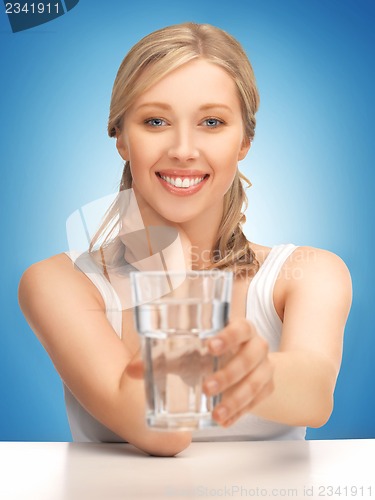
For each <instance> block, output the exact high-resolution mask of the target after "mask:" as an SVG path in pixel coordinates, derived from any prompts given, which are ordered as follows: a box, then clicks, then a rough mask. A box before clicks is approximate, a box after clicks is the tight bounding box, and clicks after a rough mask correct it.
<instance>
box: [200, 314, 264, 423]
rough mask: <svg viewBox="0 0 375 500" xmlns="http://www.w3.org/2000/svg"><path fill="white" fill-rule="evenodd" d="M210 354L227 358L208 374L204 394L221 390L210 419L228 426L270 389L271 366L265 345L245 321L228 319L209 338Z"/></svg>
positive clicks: (253, 328) (261, 398) (217, 392)
mask: <svg viewBox="0 0 375 500" xmlns="http://www.w3.org/2000/svg"><path fill="white" fill-rule="evenodd" d="M208 348H209V351H210V352H211V354H212V355H215V356H223V357H226V356H228V355H229V360H228V362H227V363H226V364H225V366H224V367H223V368H222V369H220V370H219V371H217V372H216V373H215V374H214V375H212V376H210V377H207V378H206V379H205V381H204V384H203V388H204V391H205V393H206V394H207V395H210V396H211V395H215V394H219V393H222V398H221V403H219V404H218V405H217V406H216V407H215V409H214V411H213V418H214V419H215V420H216V421H217V422H218V423H219V424H220V425H222V426H224V427H228V426H230V425H232V424H233V423H234V422H235V421H236V420H238V419H239V418H240V417H241V416H242V415H244V414H245V413H248V412H249V411H250V410H251V409H252V408H253V407H254V406H255V405H257V404H258V403H259V402H260V401H262V400H263V399H265V398H266V397H267V396H269V395H270V394H271V392H272V391H273V367H272V365H271V362H270V361H269V359H268V344H267V342H266V341H265V340H264V339H263V338H261V337H260V336H259V335H258V334H257V332H256V329H255V326H254V325H253V324H252V323H251V322H250V321H248V320H245V319H240V320H236V321H232V322H230V323H229V324H228V325H227V326H226V327H225V328H224V329H223V330H222V331H221V332H220V333H219V334H218V335H216V336H215V337H214V338H213V339H212V340H211V339H210V340H209V341H208Z"/></svg>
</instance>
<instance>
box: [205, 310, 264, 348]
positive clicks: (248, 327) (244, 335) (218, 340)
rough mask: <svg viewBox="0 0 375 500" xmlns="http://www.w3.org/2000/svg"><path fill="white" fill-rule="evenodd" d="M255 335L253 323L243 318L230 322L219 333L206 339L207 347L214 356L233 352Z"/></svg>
mask: <svg viewBox="0 0 375 500" xmlns="http://www.w3.org/2000/svg"><path fill="white" fill-rule="evenodd" d="M256 335H257V333H256V329H255V326H254V325H253V323H251V322H250V321H248V320H247V319H245V318H241V319H238V320H235V321H232V322H230V323H229V324H228V325H227V326H226V327H225V328H223V330H221V332H220V333H218V334H217V335H215V336H214V337H212V339H208V341H207V346H208V348H209V350H210V352H211V354H214V355H215V356H219V355H221V354H224V353H225V352H228V351H231V350H232V351H235V350H236V349H238V347H239V346H240V345H241V344H242V343H244V342H247V341H248V340H250V339H251V338H252V337H255V336H256Z"/></svg>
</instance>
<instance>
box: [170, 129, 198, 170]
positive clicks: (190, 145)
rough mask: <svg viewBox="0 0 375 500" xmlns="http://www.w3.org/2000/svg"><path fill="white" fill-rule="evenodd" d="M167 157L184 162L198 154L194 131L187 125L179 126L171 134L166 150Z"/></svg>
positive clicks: (196, 156)
mask: <svg viewBox="0 0 375 500" xmlns="http://www.w3.org/2000/svg"><path fill="white" fill-rule="evenodd" d="M168 156H169V158H171V159H173V160H178V161H180V162H186V161H189V160H195V159H196V158H198V156H199V150H198V147H197V144H196V138H195V137H194V132H193V131H192V130H189V129H188V128H187V127H180V128H178V129H176V130H175V134H174V135H173V136H172V142H171V144H170V147H169V150H168Z"/></svg>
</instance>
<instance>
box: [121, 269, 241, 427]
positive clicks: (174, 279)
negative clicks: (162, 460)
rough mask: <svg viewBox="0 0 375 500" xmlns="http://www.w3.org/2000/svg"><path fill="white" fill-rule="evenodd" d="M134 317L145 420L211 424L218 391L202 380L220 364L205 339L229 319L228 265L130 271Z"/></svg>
mask: <svg viewBox="0 0 375 500" xmlns="http://www.w3.org/2000/svg"><path fill="white" fill-rule="evenodd" d="M130 276H131V282H132V291H133V300H134V313H135V323H136V328H137V331H138V333H139V334H140V335H141V337H142V357H143V362H144V365H145V388H146V401H147V415H146V420H147V424H148V425H149V426H150V427H153V428H159V429H164V430H165V429H174V430H177V429H181V430H193V429H202V428H205V427H210V426H215V425H217V424H216V422H215V421H214V420H213V419H212V410H213V408H214V407H215V405H216V404H217V403H218V402H219V401H220V395H219V396H206V395H205V394H204V393H203V390H202V383H203V380H204V378H205V377H206V376H208V375H210V374H212V373H213V372H215V371H216V370H217V369H218V368H219V362H220V359H219V358H218V357H216V356H212V355H211V354H210V353H209V352H208V348H207V339H209V338H210V337H212V336H214V335H216V333H217V332H219V331H220V330H222V329H223V328H224V326H225V325H226V324H227V322H228V315H229V305H230V299H231V294H232V280H233V274H232V273H231V272H227V271H217V270H212V271H181V272H175V271H174V272H159V271H153V272H152V271H150V272H134V273H131V275H130Z"/></svg>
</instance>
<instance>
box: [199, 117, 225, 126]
mask: <svg viewBox="0 0 375 500" xmlns="http://www.w3.org/2000/svg"><path fill="white" fill-rule="evenodd" d="M223 123H224V122H223V121H222V120H219V118H206V119H205V120H203V124H204V126H205V127H208V128H217V127H219V126H220V125H222V124H223Z"/></svg>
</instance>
